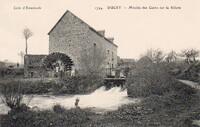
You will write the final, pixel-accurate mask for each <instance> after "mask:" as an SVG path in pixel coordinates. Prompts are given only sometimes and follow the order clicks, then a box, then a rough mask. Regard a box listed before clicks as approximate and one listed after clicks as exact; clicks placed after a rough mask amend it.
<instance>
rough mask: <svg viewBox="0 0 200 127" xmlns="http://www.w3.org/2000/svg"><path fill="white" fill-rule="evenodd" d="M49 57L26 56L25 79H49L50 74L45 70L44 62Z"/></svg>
mask: <svg viewBox="0 0 200 127" xmlns="http://www.w3.org/2000/svg"><path fill="white" fill-rule="evenodd" d="M46 56H47V55H25V56H24V77H34V78H38V77H48V72H47V71H46V70H45V69H44V68H43V60H44V59H45V58H46Z"/></svg>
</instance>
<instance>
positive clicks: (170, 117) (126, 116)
mask: <svg viewBox="0 0 200 127" xmlns="http://www.w3.org/2000/svg"><path fill="white" fill-rule="evenodd" d="M199 105H200V93H199V91H197V90H196V89H194V88H191V87H189V86H187V85H185V84H183V83H181V82H178V81H174V82H172V84H171V87H170V91H169V92H168V93H165V94H164V95H162V96H160V95H153V94H152V95H150V96H148V97H146V98H144V99H143V100H142V102H141V103H139V104H136V105H135V104H129V105H124V106H122V107H120V108H119V109H118V111H115V112H113V113H111V114H112V115H113V117H115V118H118V119H120V120H124V121H133V122H134V123H136V122H138V121H140V126H148V127H155V126H163V127H168V126H171V127H190V126H192V121H193V120H194V119H199V114H200V111H199Z"/></svg>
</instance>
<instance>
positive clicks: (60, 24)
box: [24, 11, 117, 77]
mask: <svg viewBox="0 0 200 127" xmlns="http://www.w3.org/2000/svg"><path fill="white" fill-rule="evenodd" d="M48 35H49V55H26V56H25V63H24V67H25V77H30V76H31V77H41V75H44V73H47V72H48V73H47V74H49V73H52V71H51V72H50V71H49V70H48V69H47V70H46V71H44V70H43V69H41V68H42V67H43V66H44V64H46V65H47V66H49V68H51V67H50V66H56V64H53V65H50V64H49V63H48V62H47V60H52V62H55V58H54V59H53V58H51V57H50V56H53V55H54V57H57V56H58V57H60V58H62V59H64V58H65V61H66V62H67V64H68V65H65V69H64V70H66V69H67V68H68V70H71V69H72V66H73V69H74V70H76V71H77V72H78V71H79V70H81V69H82V68H83V67H82V64H81V61H80V58H81V57H83V55H84V53H83V51H89V49H91V48H98V49H100V50H102V51H103V52H104V54H105V55H106V62H105V64H104V65H103V66H104V68H105V69H109V68H112V69H114V68H116V66H117V45H116V44H114V38H107V37H105V30H101V31H97V30H95V29H94V28H92V27H91V26H90V25H88V24H87V23H85V22H84V21H83V20H81V19H80V18H78V17H77V16H75V15H74V14H73V13H71V12H70V11H66V12H65V13H64V14H63V16H62V17H61V18H60V19H59V20H58V21H57V23H56V24H55V25H54V26H53V27H52V29H51V30H50V31H49V33H48ZM55 54H57V56H55ZM62 54H65V56H62ZM48 76H49V75H48Z"/></svg>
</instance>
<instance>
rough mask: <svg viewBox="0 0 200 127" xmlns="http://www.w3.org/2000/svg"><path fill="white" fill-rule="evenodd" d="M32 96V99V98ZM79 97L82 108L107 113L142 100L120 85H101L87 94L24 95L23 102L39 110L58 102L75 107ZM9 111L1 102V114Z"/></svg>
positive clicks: (68, 106)
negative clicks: (129, 93) (106, 87)
mask: <svg viewBox="0 0 200 127" xmlns="http://www.w3.org/2000/svg"><path fill="white" fill-rule="evenodd" d="M30 98H32V99H31V100H30ZM77 98H78V99H79V100H80V101H79V103H78V106H79V107H80V108H92V110H93V111H94V112H96V113H105V112H107V111H113V110H117V108H118V107H119V106H121V105H123V104H129V103H139V102H140V100H139V99H133V98H129V97H127V91H126V90H122V89H121V88H120V87H113V88H111V89H109V90H106V89H105V87H100V88H99V89H97V90H96V91H94V92H93V93H91V94H86V95H62V96H54V95H24V99H23V102H24V103H27V104H28V106H29V107H31V108H37V109H39V110H45V109H52V107H53V105H56V104H60V105H61V106H64V107H65V108H67V109H70V108H74V107H75V100H76V99H77ZM29 100H30V102H29ZM28 102H29V103H28ZM8 111H9V108H8V107H6V106H5V105H4V104H3V103H2V102H0V114H5V113H7V112H8Z"/></svg>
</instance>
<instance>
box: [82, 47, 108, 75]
mask: <svg viewBox="0 0 200 127" xmlns="http://www.w3.org/2000/svg"><path fill="white" fill-rule="evenodd" d="M84 49H85V50H82V53H81V56H80V58H79V62H80V64H81V66H82V69H83V71H85V73H86V74H87V75H102V74H103V72H104V71H105V66H106V65H107V64H106V61H107V56H106V54H105V51H104V49H103V48H102V47H97V46H95V47H91V48H89V49H86V48H84Z"/></svg>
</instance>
